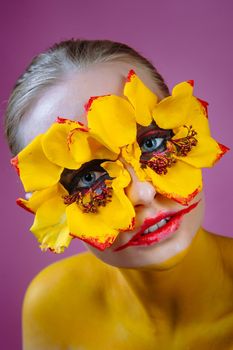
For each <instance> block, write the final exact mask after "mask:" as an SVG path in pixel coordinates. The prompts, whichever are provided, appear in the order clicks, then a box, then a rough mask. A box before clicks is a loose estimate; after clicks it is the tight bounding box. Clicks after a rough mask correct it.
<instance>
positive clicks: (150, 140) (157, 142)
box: [140, 136, 165, 153]
mask: <svg viewBox="0 0 233 350" xmlns="http://www.w3.org/2000/svg"><path fill="white" fill-rule="evenodd" d="M164 141H165V139H164V138H162V137H155V136H150V137H147V138H145V139H144V140H143V141H142V142H141V143H140V147H141V151H142V153H144V152H145V153H147V152H156V151H163V150H165V146H164Z"/></svg>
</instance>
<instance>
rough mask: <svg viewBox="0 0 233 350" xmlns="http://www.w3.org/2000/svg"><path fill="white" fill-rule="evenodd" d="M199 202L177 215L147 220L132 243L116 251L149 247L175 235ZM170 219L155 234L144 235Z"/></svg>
mask: <svg viewBox="0 0 233 350" xmlns="http://www.w3.org/2000/svg"><path fill="white" fill-rule="evenodd" d="M199 202H200V201H198V202H196V203H194V204H192V205H190V206H189V207H188V208H185V209H182V210H180V211H178V212H175V213H174V212H166V213H160V214H159V215H157V216H156V217H155V218H148V219H145V221H144V223H143V224H142V226H141V227H140V230H139V231H138V232H137V233H136V234H135V235H134V236H133V237H132V238H131V239H130V241H129V242H127V243H126V244H124V245H122V246H120V247H118V248H116V249H115V250H114V251H115V252H117V251H119V250H122V249H125V248H127V247H129V246H137V245H141V246H148V245H151V244H154V243H158V242H160V241H161V240H162V239H163V238H165V237H166V236H168V235H169V234H172V233H174V232H175V231H176V230H177V229H178V227H179V226H180V223H181V220H182V217H183V216H184V215H185V214H187V213H189V212H190V211H191V210H193V209H194V208H196V206H197V205H198V204H199ZM168 217H170V218H171V219H170V220H169V221H168V222H167V223H166V224H165V225H164V226H163V227H160V228H158V229H157V230H156V231H154V232H151V233H147V234H144V235H143V232H144V231H145V230H146V229H147V228H148V227H150V226H153V225H154V224H156V223H157V222H159V221H160V220H162V219H166V218H168Z"/></svg>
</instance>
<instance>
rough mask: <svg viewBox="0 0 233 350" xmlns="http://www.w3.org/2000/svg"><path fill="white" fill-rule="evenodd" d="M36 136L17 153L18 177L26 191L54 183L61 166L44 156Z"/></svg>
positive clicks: (39, 137) (40, 138)
mask: <svg viewBox="0 0 233 350" xmlns="http://www.w3.org/2000/svg"><path fill="white" fill-rule="evenodd" d="M42 138H43V135H39V136H37V137H36V138H35V139H34V140H33V141H32V142H31V143H30V144H29V145H28V146H27V147H25V148H24V149H23V150H22V151H21V152H20V153H19V154H18V157H17V159H18V169H19V173H20V179H21V181H22V183H23V186H24V189H25V191H26V192H34V191H37V190H41V189H44V188H46V187H49V186H52V185H54V184H56V183H57V182H58V181H59V179H60V175H61V173H62V171H63V168H61V167H59V166H57V165H56V164H53V163H51V162H50V161H49V160H48V159H47V157H46V156H45V154H44V152H43V149H42V146H41V140H42Z"/></svg>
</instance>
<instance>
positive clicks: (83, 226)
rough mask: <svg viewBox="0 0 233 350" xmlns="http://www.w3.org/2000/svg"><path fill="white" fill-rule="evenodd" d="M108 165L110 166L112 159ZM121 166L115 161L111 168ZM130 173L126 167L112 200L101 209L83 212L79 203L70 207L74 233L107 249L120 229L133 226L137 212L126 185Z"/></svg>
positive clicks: (92, 243) (115, 184) (68, 213)
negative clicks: (93, 211) (125, 190)
mask: <svg viewBox="0 0 233 350" xmlns="http://www.w3.org/2000/svg"><path fill="white" fill-rule="evenodd" d="M105 166H106V168H109V169H110V167H111V165H110V162H107V163H106V164H105ZM118 166H119V164H118ZM118 170H119V169H117V167H114V165H113V164H112V169H111V170H110V171H109V172H110V173H111V174H112V175H113V172H114V173H115V174H116V172H118ZM126 173H127V171H122V173H121V174H120V175H119V177H117V178H115V179H113V180H112V188H113V195H112V198H111V201H110V202H109V203H107V204H106V206H105V207H99V208H98V212H97V213H83V212H82V211H81V209H80V208H79V207H78V206H77V205H76V203H73V204H71V205H69V206H68V207H67V218H68V226H69V228H70V231H71V232H72V235H73V236H75V237H78V238H80V239H82V240H84V241H85V242H88V243H89V244H91V245H93V246H94V247H96V248H98V249H100V250H104V249H105V248H107V247H109V246H110V245H111V244H112V243H113V242H114V240H115V239H116V237H117V235H118V233H119V232H120V231H126V230H130V229H132V225H133V221H134V216H135V212H134V208H133V205H132V203H131V202H130V200H129V199H128V197H127V196H126V194H125V192H124V189H123V187H124V186H125V185H127V184H128V181H129V180H130V179H129V176H127V175H126Z"/></svg>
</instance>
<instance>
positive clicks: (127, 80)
mask: <svg viewBox="0 0 233 350" xmlns="http://www.w3.org/2000/svg"><path fill="white" fill-rule="evenodd" d="M135 74H136V73H135V71H134V70H133V69H131V70H130V71H129V73H128V75H127V78H126V82H127V83H130V81H131V79H132V77H133V76H134V75H135Z"/></svg>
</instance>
